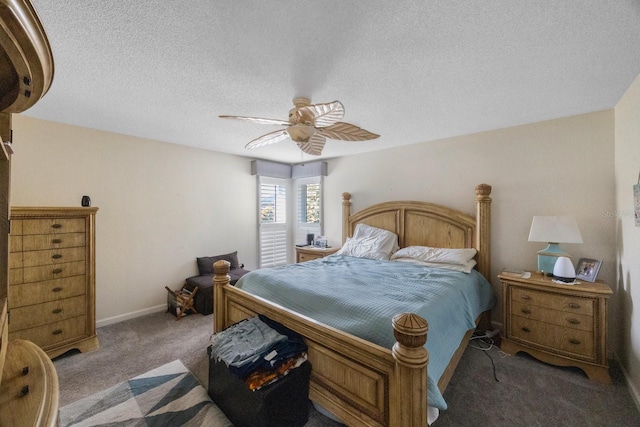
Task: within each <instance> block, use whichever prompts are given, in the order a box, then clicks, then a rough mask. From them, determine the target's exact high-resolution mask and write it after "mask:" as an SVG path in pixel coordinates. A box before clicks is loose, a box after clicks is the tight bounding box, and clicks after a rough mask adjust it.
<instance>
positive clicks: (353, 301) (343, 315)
mask: <svg viewBox="0 0 640 427" xmlns="http://www.w3.org/2000/svg"><path fill="white" fill-rule="evenodd" d="M236 286H237V287H238V288H242V289H243V290H245V291H247V292H249V293H251V294H254V295H258V296H260V297H263V298H266V299H268V300H270V301H273V302H275V303H277V304H279V305H281V306H283V307H286V308H288V309H291V310H293V311H296V312H298V313H301V314H303V315H305V316H308V317H310V318H312V319H315V320H317V321H319V322H321V323H324V324H326V325H329V326H332V327H334V328H337V329H340V330H342V331H345V332H348V333H350V334H352V335H355V336H357V337H360V338H363V339H365V340H367V341H370V342H373V343H376V344H378V345H380V346H382V347H386V348H389V349H391V348H392V347H393V344H394V343H395V339H394V337H393V327H392V325H391V318H392V317H393V316H394V315H396V314H399V313H404V312H411V313H416V314H418V315H420V316H422V317H424V318H425V319H426V320H427V321H428V322H429V332H428V339H427V344H426V348H427V350H428V351H429V366H428V370H427V372H428V399H429V405H430V406H434V407H436V408H438V409H446V408H447V404H446V402H445V401H444V398H443V396H442V394H441V393H440V391H439V390H438V386H437V384H438V380H439V379H440V376H441V375H442V373H443V372H444V369H445V368H446V366H447V364H448V363H449V360H450V359H451V357H452V356H453V353H454V352H455V350H456V349H457V348H458V346H459V345H460V341H461V340H462V337H463V336H464V334H465V333H466V331H467V330H469V329H471V328H474V327H475V319H476V318H477V317H478V316H479V315H480V313H482V312H483V311H486V310H489V309H491V308H493V306H494V304H495V295H494V293H493V290H492V288H491V285H490V284H489V283H488V282H487V280H486V279H485V278H484V277H482V275H481V274H480V273H478V272H477V271H476V270H473V271H472V272H471V273H469V274H466V273H461V272H456V271H451V270H446V269H440V268H428V267H423V266H417V265H413V264H409V263H405V262H395V261H379V260H372V259H367V258H355V257H350V256H344V255H332V256H329V257H326V258H322V259H318V260H313V261H307V262H303V263H299V264H290V265H285V266H281V267H274V268H265V269H260V270H254V271H252V272H250V273H248V274H246V275H244V276H243V277H242V278H241V279H240V280H239V281H238V283H237V284H236Z"/></svg>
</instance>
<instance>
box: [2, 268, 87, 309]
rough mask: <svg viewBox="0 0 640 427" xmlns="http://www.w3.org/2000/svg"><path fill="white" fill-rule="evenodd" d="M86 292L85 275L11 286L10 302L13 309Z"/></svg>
mask: <svg viewBox="0 0 640 427" xmlns="http://www.w3.org/2000/svg"><path fill="white" fill-rule="evenodd" d="M86 292H87V282H86V277H85V276H84V275H83V276H72V277H68V278H64V279H55V280H46V281H44V282H34V283H24V284H20V285H13V286H9V300H10V301H11V307H24V306H26V305H33V304H40V303H43V302H49V301H56V300H60V299H64V298H70V297H75V296H78V295H84V294H86Z"/></svg>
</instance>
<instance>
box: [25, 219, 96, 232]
mask: <svg viewBox="0 0 640 427" xmlns="http://www.w3.org/2000/svg"><path fill="white" fill-rule="evenodd" d="M84 231H85V219H84V218H43V219H24V220H22V234H23V235H29V234H59V233H79V232H84Z"/></svg>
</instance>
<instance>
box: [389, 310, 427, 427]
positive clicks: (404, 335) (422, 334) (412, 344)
mask: <svg viewBox="0 0 640 427" xmlns="http://www.w3.org/2000/svg"><path fill="white" fill-rule="evenodd" d="M392 324H393V335H394V336H395V338H396V340H397V342H396V343H395V344H394V345H393V349H392V350H391V352H392V354H393V357H394V359H395V360H396V362H397V363H396V372H397V376H398V384H399V386H398V390H397V392H398V395H397V396H396V399H397V402H398V408H399V411H397V413H398V414H399V416H400V417H401V419H399V420H398V424H397V425H401V426H426V425H427V405H425V402H426V401H427V364H428V363H429V352H428V351H427V349H426V348H425V347H424V345H425V343H426V342H427V332H428V330H429V324H428V323H427V321H426V320H425V319H424V318H422V317H420V316H418V315H417V314H413V313H401V314H397V315H395V316H394V317H393V320H392Z"/></svg>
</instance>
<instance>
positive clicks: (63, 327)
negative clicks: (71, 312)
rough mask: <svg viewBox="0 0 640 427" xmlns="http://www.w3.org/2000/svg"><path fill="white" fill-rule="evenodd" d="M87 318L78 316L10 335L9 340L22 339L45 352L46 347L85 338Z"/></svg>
mask: <svg viewBox="0 0 640 427" xmlns="http://www.w3.org/2000/svg"><path fill="white" fill-rule="evenodd" d="M87 335H88V334H87V317H86V316H79V317H74V318H72V319H67V320H63V321H61V322H55V323H51V324H48V325H43V326H38V327H36V328H30V329H23V330H21V331H17V332H13V333H11V336H10V338H11V339H23V340H29V341H33V342H35V343H38V345H39V346H40V347H42V348H43V349H44V350H45V351H46V350H47V347H49V346H51V345H54V344H57V343H61V342H63V341H68V340H73V339H76V338H82V337H85V336H87Z"/></svg>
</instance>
